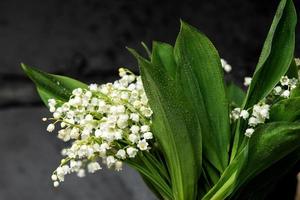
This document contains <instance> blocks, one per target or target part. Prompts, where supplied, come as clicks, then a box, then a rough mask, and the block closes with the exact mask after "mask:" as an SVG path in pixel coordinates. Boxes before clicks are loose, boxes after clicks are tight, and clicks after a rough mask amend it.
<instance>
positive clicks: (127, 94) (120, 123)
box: [43, 68, 153, 187]
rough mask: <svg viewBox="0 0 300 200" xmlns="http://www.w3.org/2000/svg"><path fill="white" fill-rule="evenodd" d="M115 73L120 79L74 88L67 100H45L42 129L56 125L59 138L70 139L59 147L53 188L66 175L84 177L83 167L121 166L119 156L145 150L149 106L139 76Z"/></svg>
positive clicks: (149, 140)
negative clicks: (46, 112)
mask: <svg viewBox="0 0 300 200" xmlns="http://www.w3.org/2000/svg"><path fill="white" fill-rule="evenodd" d="M119 75H120V77H121V79H119V80H117V81H115V82H114V83H107V84H103V85H97V84H91V85H90V86H89V87H88V89H82V88H78V89H75V90H73V92H72V96H71V97H70V99H69V101H68V102H60V101H58V100H55V99H49V108H50V111H51V112H52V113H53V118H48V120H52V121H53V122H52V123H51V124H49V125H48V127H47V131H49V132H52V131H53V130H54V129H55V127H56V126H58V125H57V124H60V130H59V131H58V138H60V139H61V140H63V141H64V142H68V141H70V140H71V141H72V145H71V147H70V148H66V149H63V150H62V155H63V156H65V159H63V160H62V161H61V164H60V166H59V167H58V168H57V169H56V170H55V171H54V172H53V175H52V177H51V178H52V180H53V181H54V186H55V187H57V186H58V185H59V182H62V181H64V176H65V175H66V174H69V173H77V175H78V176H79V177H83V176H85V172H86V171H88V172H90V173H94V172H96V171H97V170H100V169H101V166H100V164H99V162H102V163H104V164H106V166H107V167H108V168H111V167H114V168H115V169H116V170H121V169H122V161H123V160H125V159H130V158H134V157H135V156H136V155H137V153H138V152H139V151H148V150H149V149H150V146H151V144H152V143H153V135H152V133H151V130H150V125H151V116H152V110H151V109H150V107H149V105H148V99H147V97H146V94H145V91H144V88H143V84H142V81H141V78H140V77H139V76H135V75H134V74H133V73H132V72H130V71H129V70H127V69H124V68H120V69H119ZM43 120H44V121H46V120H47V118H43Z"/></svg>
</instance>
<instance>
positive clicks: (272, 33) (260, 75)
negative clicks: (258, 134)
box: [231, 0, 297, 158]
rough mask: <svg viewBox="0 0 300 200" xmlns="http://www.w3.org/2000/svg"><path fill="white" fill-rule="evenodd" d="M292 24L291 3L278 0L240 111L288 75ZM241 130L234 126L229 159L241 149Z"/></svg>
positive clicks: (265, 94)
mask: <svg viewBox="0 0 300 200" xmlns="http://www.w3.org/2000/svg"><path fill="white" fill-rule="evenodd" d="M296 23H297V15H296V11H295V7H294V4H293V1H292V0H281V1H280V4H279V6H278V8H277V11H276V15H275V17H274V19H273V22H272V25H271V28H270V30H269V33H268V35H267V38H266V41H265V43H264V45H263V48H262V52H261V55H260V57H259V60H258V63H257V66H256V69H255V72H254V75H253V78H252V81H251V84H250V86H249V88H248V91H247V96H246V98H245V101H244V106H243V107H244V108H246V109H248V108H250V107H252V106H253V105H254V104H256V103H258V102H259V101H261V100H262V99H263V98H265V97H266V96H267V95H268V94H269V93H270V92H271V91H272V89H273V88H274V87H275V86H276V84H277V83H278V82H279V80H280V78H281V77H282V76H283V75H284V74H286V72H287V71H288V69H289V66H290V64H291V62H292V60H293V58H294V49H295V27H296ZM245 127H246V125H245V124H244V122H241V121H239V122H238V128H239V129H237V130H236V132H235V136H234V144H233V148H232V149H233V150H232V156H231V158H234V157H235V156H236V155H237V152H238V150H239V149H242V148H243V146H241V145H242V144H244V143H245V142H244V141H243V138H241V137H240V132H244V129H245Z"/></svg>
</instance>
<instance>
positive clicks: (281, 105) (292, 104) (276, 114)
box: [269, 97, 300, 122]
mask: <svg viewBox="0 0 300 200" xmlns="http://www.w3.org/2000/svg"><path fill="white" fill-rule="evenodd" d="M299 117H300V97H296V98H289V99H284V100H281V101H279V102H277V103H276V104H274V105H273V106H272V107H271V110H270V119H269V121H271V122H276V121H289V122H292V121H295V120H297V119H299Z"/></svg>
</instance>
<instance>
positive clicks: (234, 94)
mask: <svg viewBox="0 0 300 200" xmlns="http://www.w3.org/2000/svg"><path fill="white" fill-rule="evenodd" d="M226 94H227V98H228V100H229V102H230V103H231V104H232V105H233V106H235V107H241V106H242V104H243V101H244V99H245V96H246V93H245V92H244V90H242V88H240V87H239V86H237V85H236V84H234V83H233V82H231V83H229V84H228V85H227V87H226Z"/></svg>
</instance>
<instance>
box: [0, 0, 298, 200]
mask: <svg viewBox="0 0 300 200" xmlns="http://www.w3.org/2000/svg"><path fill="white" fill-rule="evenodd" d="M278 2H279V1H278V0H276V1H275V0H274V1H270V0H230V1H229V0H223V1H221V0H219V1H217V0H201V1H200V0H198V1H196V0H195V1H192V0H190V1H182V2H175V1H172V0H169V1H160V0H144V1H134V0H122V1H117V0H115V1H113V0H110V1H108V0H105V1H100V0H99V1H97V0H48V1H46V0H26V1H17V0H1V1H0V172H1V173H0V200H41V199H43V200H48V199H49V200H50V199H51V200H54V199H55V200H68V199H73V200H89V199H103V200H110V199H111V200H114V199H128V200H150V199H155V198H154V197H153V196H152V195H151V193H150V192H149V191H148V189H147V188H146V187H145V186H144V184H143V183H142V181H141V179H140V178H139V177H138V175H137V174H136V173H135V172H134V171H133V170H131V169H128V168H126V169H125V170H124V171H123V172H121V173H116V172H110V171H107V170H103V171H101V172H100V173H98V174H96V175H91V176H88V177H87V178H85V179H78V178H76V177H73V176H70V177H67V179H66V181H65V183H63V185H62V187H59V188H58V189H53V188H52V186H51V184H52V183H51V180H50V174H51V172H52V170H53V169H55V167H56V165H57V164H58V162H59V159H60V156H59V151H60V149H61V148H62V146H63V144H62V142H60V141H58V139H56V137H55V136H54V135H50V134H48V135H47V134H46V131H45V128H46V125H45V124H43V123H42V122H41V120H40V119H41V118H42V117H43V116H47V115H49V113H48V112H47V110H46V109H44V108H43V105H42V104H41V102H40V100H39V97H38V96H37V94H36V92H35V89H34V87H33V84H32V83H31V82H30V81H29V80H28V79H27V78H26V77H25V76H24V75H23V73H22V71H21V70H20V67H19V64H20V62H24V63H26V64H28V65H32V66H37V67H39V68H40V69H42V70H45V71H48V72H51V73H58V74H64V75H68V76H72V77H75V78H77V79H80V80H82V81H87V82H88V83H91V82H97V83H104V82H107V81H110V80H113V79H115V78H116V75H117V69H118V67H121V66H126V67H128V68H130V69H133V70H135V71H136V70H137V67H136V66H137V65H136V62H135V60H134V59H133V58H132V56H131V55H130V54H129V53H128V52H127V50H126V49H125V46H129V47H133V48H138V49H141V48H140V42H141V41H145V42H146V43H147V44H148V45H149V44H151V41H152V40H158V41H166V42H169V43H174V41H175V38H176V35H177V33H178V30H179V19H180V18H181V19H183V20H185V21H187V22H188V23H190V24H192V25H194V26H196V27H197V28H199V29H200V30H201V31H202V32H204V33H206V34H207V35H208V36H209V37H210V39H211V40H212V41H213V43H214V44H215V46H216V47H217V49H218V50H219V53H220V55H221V57H223V58H225V59H226V60H227V61H228V62H229V63H231V64H232V66H233V71H232V73H231V74H230V75H229V78H230V79H233V80H235V82H237V83H239V84H241V83H242V81H243V77H244V76H251V74H252V72H253V70H254V67H255V63H256V61H257V59H258V56H259V53H260V49H261V46H262V44H263V41H264V38H265V36H266V34H267V31H268V29H269V27H270V24H271V21H272V18H273V15H274V13H275V9H276V6H277V4H278ZM294 2H295V3H296V8H297V9H298V12H299V11H300V10H299V7H300V2H299V0H295V1H294ZM299 27H300V26H298V29H297V36H298V37H297V44H299V40H300V37H299V33H300V29H299ZM296 55H298V56H300V45H297V48H296ZM298 170H300V167H299V166H298V167H297V166H296V167H295V169H294V171H293V172H291V173H290V175H289V176H287V177H286V178H285V179H284V180H283V181H281V182H280V184H279V186H278V187H277V189H276V190H275V192H274V193H273V197H270V199H274V198H275V197H277V198H279V197H280V195H281V197H282V199H292V198H293V195H294V190H295V182H296V179H295V175H296V172H297V171H298ZM274 176H276V175H274ZM283 197H285V198H283Z"/></svg>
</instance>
